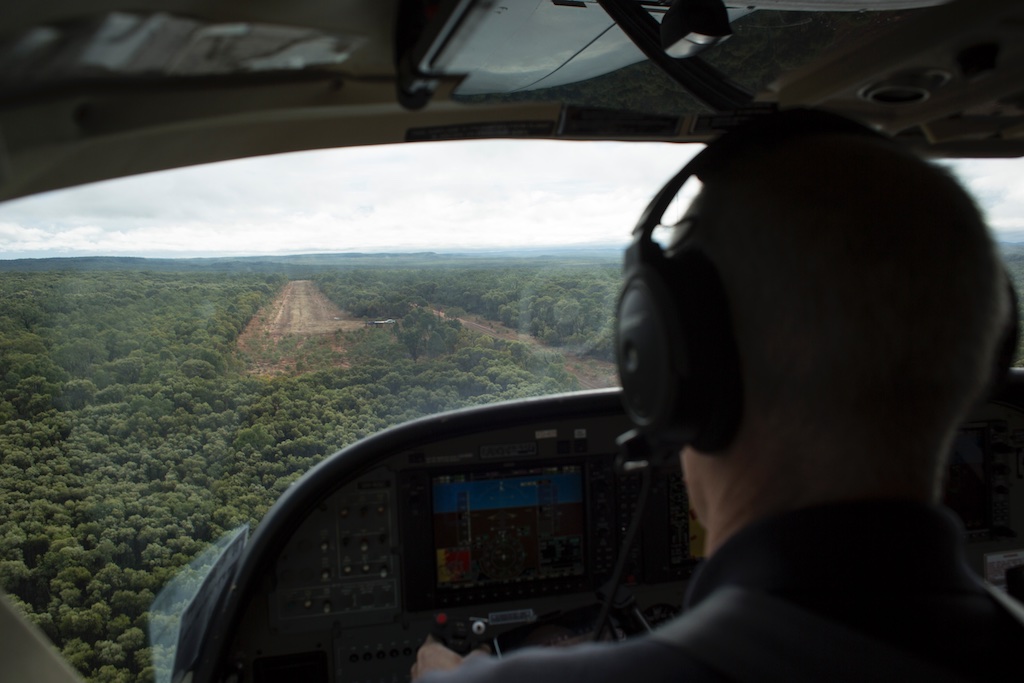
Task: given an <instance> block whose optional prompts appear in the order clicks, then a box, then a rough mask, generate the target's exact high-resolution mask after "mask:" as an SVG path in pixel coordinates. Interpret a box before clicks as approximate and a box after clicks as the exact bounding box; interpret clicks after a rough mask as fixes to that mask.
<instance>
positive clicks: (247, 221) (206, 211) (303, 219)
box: [0, 140, 1024, 259]
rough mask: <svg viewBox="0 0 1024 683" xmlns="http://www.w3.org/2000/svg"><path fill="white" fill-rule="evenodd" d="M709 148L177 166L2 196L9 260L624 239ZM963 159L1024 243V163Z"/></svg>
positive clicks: (360, 154) (611, 146) (980, 191)
mask: <svg viewBox="0 0 1024 683" xmlns="http://www.w3.org/2000/svg"><path fill="white" fill-rule="evenodd" d="M700 149H701V147H700V146H697V145H672V144H666V143H615V142H587V143H574V142H564V141H561V142H559V141H508V140H504V141H503V140H488V141H473V142H444V143H422V144H415V145H409V144H406V145H396V146H377V147H358V148H349V149H341V150H326V151H315V152H301V153H295V154H288V155H280V156H275V157H262V158H256V159H246V160H239V161H231V162H223V163H219V164H212V165H208V166H202V167H194V168H186V169H178V170H175V171H165V172H160V173H154V174H147V175H144V176H136V177H133V178H125V179H119V180H113V181H107V182H102V183H95V184H92V185H87V186H83V187H79V188H72V189H69V190H60V191H56V192H51V193H46V194H43V195H37V196H35V197H29V198H25V199H19V200H14V201H10V202H7V203H5V204H0V259H15V258H40V257H54V256H61V257H66V256H95V255H108V256H144V257H208V256H240V255H263V254H306V253H341V252H379V251H441V252H444V251H457V250H463V249H479V250H488V249H502V248H509V247H514V248H534V247H549V246H563V245H573V246H575V245H581V244H591V245H600V246H624V245H625V244H626V243H627V242H628V240H629V237H630V233H631V231H632V228H633V226H634V225H635V224H636V221H637V218H638V217H639V215H640V213H641V211H642V210H643V208H644V207H645V206H646V205H647V202H648V201H650V198H651V197H652V196H653V194H654V193H655V192H656V191H657V190H658V189H659V188H660V187H661V185H662V184H663V183H664V182H665V181H666V180H667V179H668V178H670V177H671V176H672V175H673V174H674V173H675V172H676V171H677V170H678V169H679V168H681V167H682V166H683V164H685V163H686V161H687V160H689V158H690V157H692V156H693V155H694V154H696V153H697V152H698V151H699V150H700ZM951 165H952V166H953V170H954V172H955V173H956V174H957V175H958V176H959V177H961V178H962V179H963V180H964V182H965V183H966V184H967V185H968V187H969V188H970V189H971V191H972V192H973V193H974V195H975V197H976V198H977V199H978V200H979V203H980V204H981V205H982V207H983V209H984V210H985V212H986V214H987V216H988V219H989V222H990V224H991V225H992V227H993V229H994V230H995V231H996V233H997V236H998V235H1002V236H1003V237H1004V238H1006V239H1010V240H1024V160H1017V159H1014V160H970V161H958V162H951ZM1014 231H1018V232H1019V234H1017V235H1014V234H1013V233H1014Z"/></svg>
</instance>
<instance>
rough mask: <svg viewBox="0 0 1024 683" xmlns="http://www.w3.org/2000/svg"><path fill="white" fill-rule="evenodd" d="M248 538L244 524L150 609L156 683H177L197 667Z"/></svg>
mask: <svg viewBox="0 0 1024 683" xmlns="http://www.w3.org/2000/svg"><path fill="white" fill-rule="evenodd" d="M248 537H249V527H248V525H243V526H240V527H238V528H237V529H235V530H234V531H231V532H229V533H227V534H225V535H224V536H222V537H221V538H219V539H217V540H216V541H214V543H213V544H212V545H211V546H210V547H209V548H207V549H206V550H204V551H203V553H202V554H201V555H200V556H199V557H197V558H196V559H194V560H192V562H191V563H189V565H188V566H187V567H185V568H184V569H182V570H181V571H180V572H179V573H178V574H177V576H175V577H174V578H173V579H172V580H171V581H170V582H169V583H168V584H167V585H166V586H165V587H164V589H163V590H162V591H160V594H159V595H157V596H156V600H154V601H153V606H152V607H151V608H150V610H149V643H150V646H151V647H152V648H153V668H154V670H155V677H156V683H173V682H174V681H176V680H177V676H176V674H180V673H182V672H184V671H188V670H189V669H190V668H191V666H192V665H193V664H194V663H195V660H196V657H197V655H198V653H199V647H200V645H201V644H202V640H203V636H204V635H205V633H206V625H207V623H208V622H209V619H210V615H211V614H212V613H213V611H214V609H215V608H216V607H217V604H218V601H219V599H220V598H221V597H222V596H223V595H224V594H225V592H226V591H227V589H228V585H229V582H230V581H231V579H232V578H233V577H234V573H235V569H236V568H237V566H238V561H239V560H240V559H241V557H242V551H243V550H244V549H245V542H246V540H248Z"/></svg>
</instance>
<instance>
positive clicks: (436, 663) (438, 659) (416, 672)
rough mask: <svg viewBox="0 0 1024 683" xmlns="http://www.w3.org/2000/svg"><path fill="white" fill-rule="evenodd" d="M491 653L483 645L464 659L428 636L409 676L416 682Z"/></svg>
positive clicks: (421, 646) (418, 652)
mask: <svg viewBox="0 0 1024 683" xmlns="http://www.w3.org/2000/svg"><path fill="white" fill-rule="evenodd" d="M490 653H491V650H490V648H488V647H487V646H486V645H481V646H480V647H478V648H477V649H475V650H473V651H472V652H470V653H469V654H468V655H466V656H465V657H463V656H462V655H460V654H459V653H457V652H454V651H452V650H449V649H448V648H446V647H445V646H444V645H443V644H442V643H441V642H440V641H438V640H437V639H436V638H434V636H431V635H428V636H427V639H426V640H425V641H423V644H422V645H420V649H419V650H418V651H417V652H416V662H415V663H414V664H413V665H412V669H410V670H409V674H410V675H411V676H412V680H414V681H415V680H416V679H417V678H419V677H420V676H422V675H423V674H425V673H429V672H431V671H449V670H451V669H456V668H458V667H459V666H461V665H462V662H464V661H465V660H467V659H469V658H470V657H477V656H480V655H489V654H490Z"/></svg>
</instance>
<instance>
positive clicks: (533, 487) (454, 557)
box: [432, 466, 586, 588]
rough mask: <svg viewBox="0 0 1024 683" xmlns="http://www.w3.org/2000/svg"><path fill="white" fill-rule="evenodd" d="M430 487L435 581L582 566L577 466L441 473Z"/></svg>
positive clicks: (463, 582)
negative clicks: (510, 470)
mask: <svg viewBox="0 0 1024 683" xmlns="http://www.w3.org/2000/svg"><path fill="white" fill-rule="evenodd" d="M432 494H433V495H432V499H433V519H434V547H435V551H436V558H437V586H438V588H461V587H472V586H477V587H478V586H486V585H491V584H496V583H503V584H504V583H512V582H516V581H534V580H543V579H549V578H557V577H565V576H578V575H581V574H583V572H584V561H583V558H584V554H583V551H584V549H583V537H584V530H585V523H586V513H585V509H584V505H583V472H582V469H581V468H580V467H579V466H554V467H551V466H549V467H538V468H530V469H523V470H516V471H512V472H508V471H505V472H479V473H468V474H457V475H444V476H437V477H434V478H433V481H432Z"/></svg>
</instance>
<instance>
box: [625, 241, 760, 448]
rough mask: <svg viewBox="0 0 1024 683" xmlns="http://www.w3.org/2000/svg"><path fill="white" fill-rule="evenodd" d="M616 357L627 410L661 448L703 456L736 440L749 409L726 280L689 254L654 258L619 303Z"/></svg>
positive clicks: (637, 270)
mask: <svg viewBox="0 0 1024 683" xmlns="http://www.w3.org/2000/svg"><path fill="white" fill-rule="evenodd" d="M616 319H617V329H616V357H617V361H618V365H619V376H620V380H621V382H622V390H623V391H622V396H623V405H624V407H625V409H626V412H627V413H628V414H629V416H630V418H631V419H632V420H633V423H634V424H636V425H637V427H638V428H639V429H640V430H641V431H642V432H644V433H646V434H648V435H650V436H651V437H653V438H655V439H656V440H658V441H660V442H664V443H667V444H673V445H676V446H682V445H685V444H692V445H693V446H694V447H695V448H698V449H699V450H701V451H704V452H708V453H711V452H715V451H719V450H722V449H723V448H725V447H726V446H727V445H728V444H729V442H730V441H732V439H733V437H734V436H735V433H736V430H737V428H738V425H739V420H740V416H741V412H742V405H743V400H742V396H743V389H742V379H741V375H740V364H739V352H738V350H737V346H736V340H735V337H734V335H733V329H732V320H731V316H730V313H729V306H728V301H727V298H726V294H725V289H724V287H723V286H722V282H721V278H720V277H719V275H718V271H717V270H716V269H715V267H714V265H713V264H712V263H711V262H710V261H709V260H708V259H707V257H706V256H705V255H704V254H703V253H702V252H700V251H699V250H695V249H686V250H683V251H682V252H680V253H679V254H678V255H675V256H673V257H672V258H671V259H665V258H664V257H663V256H661V254H660V251H659V252H657V253H655V254H652V253H650V252H648V253H647V254H645V257H644V259H643V260H642V261H640V262H637V263H634V264H633V266H632V268H630V272H629V275H628V276H627V278H626V283H625V285H624V287H623V291H622V295H621V296H620V298H619V307H618V316H617V318H616Z"/></svg>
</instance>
